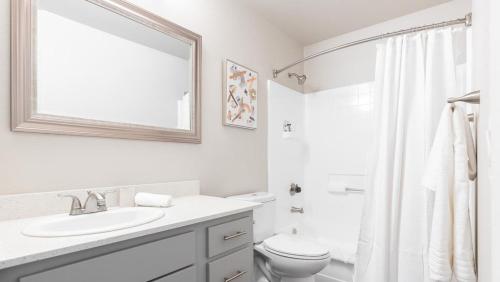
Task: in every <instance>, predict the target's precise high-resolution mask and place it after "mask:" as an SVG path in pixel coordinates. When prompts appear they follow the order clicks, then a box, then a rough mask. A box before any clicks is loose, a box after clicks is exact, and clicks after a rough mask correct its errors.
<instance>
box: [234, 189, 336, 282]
mask: <svg viewBox="0 0 500 282" xmlns="http://www.w3.org/2000/svg"><path fill="white" fill-rule="evenodd" d="M230 198H232V199H237V200H243V201H252V202H259V203H262V206H260V207H258V208H256V209H255V210H254V250H255V264H256V266H255V269H256V271H257V272H259V273H257V281H258V282H314V275H315V274H316V273H318V272H320V271H321V270H322V269H323V268H325V267H326V266H327V265H328V263H329V262H330V252H329V250H328V249H327V248H325V247H323V246H321V245H319V244H317V243H316V242H313V241H310V240H307V239H306V238H302V237H300V236H297V235H290V234H274V217H273V216H269V215H270V214H274V213H275V201H276V200H275V197H274V195H272V194H270V193H264V192H259V193H252V194H245V195H239V196H233V197H230Z"/></svg>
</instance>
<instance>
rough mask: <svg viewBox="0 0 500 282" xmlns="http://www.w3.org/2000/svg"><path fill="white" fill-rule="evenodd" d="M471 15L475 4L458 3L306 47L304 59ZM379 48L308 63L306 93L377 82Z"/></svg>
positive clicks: (350, 50)
mask: <svg viewBox="0 0 500 282" xmlns="http://www.w3.org/2000/svg"><path fill="white" fill-rule="evenodd" d="M470 11H471V0H454V1H451V2H448V3H445V4H442V5H439V6H435V7H432V8H429V9H425V10H422V11H419V12H416V13H413V14H410V15H407V16H403V17H399V18H396V19H393V20H389V21H386V22H383V23H380V24H376V25H373V26H370V27H367V28H364V29H360V30H357V31H354V32H350V33H347V34H344V35H340V36H337V37H334V38H330V39H327V40H324V41H321V42H318V43H315V44H312V45H309V46H306V47H305V48H304V55H305V56H307V55H310V54H312V53H315V52H318V51H321V50H325V49H328V48H331V47H335V46H338V45H340V44H344V43H348V42H351V41H355V40H359V39H362V38H367V37H370V36H375V35H379V34H382V33H387V32H391V31H396V30H399V29H404V28H410V27H415V26H420V25H426V24H429V23H437V22H442V21H447V20H452V19H456V18H463V17H464V16H465V14H467V13H469V12H470ZM376 44H377V43H376V42H370V43H365V44H362V45H358V46H354V47H349V48H347V49H343V50H340V51H337V52H334V53H330V54H327V55H323V56H321V57H319V58H316V59H313V60H310V61H307V62H306V63H304V72H305V74H306V75H307V82H306V84H305V85H304V91H305V92H306V93H308V92H315V91H321V90H326V89H332V88H337V87H342V86H348V85H355V84H359V83H365V82H369V81H373V80H374V78H375V57H376V48H375V46H376Z"/></svg>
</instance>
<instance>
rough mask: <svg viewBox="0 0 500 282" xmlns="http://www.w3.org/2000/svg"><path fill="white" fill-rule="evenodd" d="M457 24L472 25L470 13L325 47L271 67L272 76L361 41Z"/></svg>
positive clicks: (358, 43)
mask: <svg viewBox="0 0 500 282" xmlns="http://www.w3.org/2000/svg"><path fill="white" fill-rule="evenodd" d="M457 24H465V26H467V27H469V26H472V13H469V14H467V15H465V17H463V18H459V19H456V20H451V21H446V22H441V23H435V24H429V25H424V26H419V27H413V28H409V29H402V30H399V31H395V32H389V33H384V34H380V35H376V36H372V37H368V38H364V39H360V40H356V41H353V42H349V43H345V44H342V45H339V46H335V47H333V48H329V49H326V50H323V51H320V52H318V53H314V54H311V55H309V56H307V57H305V58H303V59H300V60H297V61H295V62H293V63H291V64H289V65H286V66H284V67H282V68H280V69H273V77H274V78H277V77H278V75H279V74H280V73H281V72H283V71H285V70H287V69H289V68H291V67H293V66H296V65H298V64H300V63H303V62H305V61H309V60H311V59H314V58H316V57H319V56H322V55H325V54H328V53H331V52H335V51H338V50H341V49H345V48H347V47H351V46H356V45H360V44H363V43H367V42H370V41H376V40H380V39H385V38H388V37H393V36H398V35H403V34H408V33H414V32H419V31H424V30H429V29H435V28H441V27H446V26H451V25H457Z"/></svg>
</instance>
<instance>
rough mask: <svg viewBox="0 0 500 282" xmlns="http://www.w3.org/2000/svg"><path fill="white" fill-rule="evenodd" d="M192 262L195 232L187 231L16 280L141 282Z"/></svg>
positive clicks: (25, 281)
mask: <svg viewBox="0 0 500 282" xmlns="http://www.w3.org/2000/svg"><path fill="white" fill-rule="evenodd" d="M194 263H195V234H194V232H189V233H185V234H181V235H178V236H174V237H170V238H166V239H162V240H158V241H155V242H151V243H146V244H143V245H140V246H136V247H132V248H130V249H126V250H122V251H117V252H114V253H110V254H106V255H104V256H100V257H96V258H92V259H88V260H84V261H80V262H77V263H74V264H69V265H65V266H62V267H58V268H55V269H52V270H48V271H44V272H41V273H37V274H33V275H29V276H25V277H23V278H21V279H20V280H19V281H20V282H66V281H68V282H69V281H71V282H89V281H96V282H104V281H106V282H143V281H150V280H153V279H155V278H157V277H161V276H164V275H166V274H169V273H171V272H174V271H176V270H179V269H181V268H184V267H186V266H190V265H193V264H194ZM167 281H168V280H167Z"/></svg>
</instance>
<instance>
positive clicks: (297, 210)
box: [290, 207, 304, 213]
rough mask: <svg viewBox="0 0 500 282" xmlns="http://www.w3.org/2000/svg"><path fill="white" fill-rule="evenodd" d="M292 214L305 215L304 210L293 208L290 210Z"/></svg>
mask: <svg viewBox="0 0 500 282" xmlns="http://www.w3.org/2000/svg"><path fill="white" fill-rule="evenodd" d="M290 212H291V213H304V208H298V207H292V208H291V209H290Z"/></svg>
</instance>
